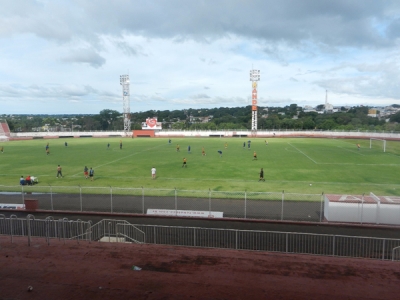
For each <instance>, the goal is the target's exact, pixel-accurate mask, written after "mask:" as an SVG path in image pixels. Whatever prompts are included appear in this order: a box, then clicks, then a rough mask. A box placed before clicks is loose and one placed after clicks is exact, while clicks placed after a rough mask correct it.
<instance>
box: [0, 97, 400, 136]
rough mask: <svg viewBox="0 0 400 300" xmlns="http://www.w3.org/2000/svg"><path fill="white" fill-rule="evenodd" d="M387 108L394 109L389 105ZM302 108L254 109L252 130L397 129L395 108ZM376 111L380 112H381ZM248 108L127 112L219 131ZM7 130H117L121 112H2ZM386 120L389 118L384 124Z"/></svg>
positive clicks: (234, 125)
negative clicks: (374, 111)
mask: <svg viewBox="0 0 400 300" xmlns="http://www.w3.org/2000/svg"><path fill="white" fill-rule="evenodd" d="M392 107H396V108H397V106H396V105H393V106H392ZM323 108H324V106H323V105H319V106H317V107H316V110H319V111H320V113H319V112H317V111H312V112H305V111H304V110H303V109H302V108H301V107H299V106H297V105H296V104H291V105H288V106H285V107H268V108H266V107H258V112H257V116H258V118H257V119H258V120H257V122H258V129H261V130H262V129H270V130H344V131H350V130H369V131H373V130H385V131H400V125H399V123H400V112H397V113H394V114H391V115H389V116H386V117H370V116H368V110H369V108H368V107H366V106H357V107H352V108H350V109H346V108H344V107H342V108H341V109H340V111H338V112H333V113H323ZM381 113H382V112H381ZM251 116H252V114H251V106H246V107H233V108H228V107H220V108H211V109H185V110H173V111H169V110H163V111H160V110H148V111H144V112H136V113H131V128H132V129H141V124H142V122H145V121H146V119H147V118H152V117H157V119H158V122H162V124H163V125H162V126H163V129H184V130H219V129H251ZM0 118H3V119H4V118H5V119H6V120H7V122H8V125H9V127H10V130H11V131H12V132H21V131H43V130H46V131H47V130H49V131H69V130H72V131H96V130H123V128H124V124H123V123H124V122H123V114H122V113H120V112H118V111H115V110H110V109H104V110H102V111H100V113H99V114H91V115H62V114H60V115H13V116H7V115H3V116H0ZM387 119H388V121H389V122H387Z"/></svg>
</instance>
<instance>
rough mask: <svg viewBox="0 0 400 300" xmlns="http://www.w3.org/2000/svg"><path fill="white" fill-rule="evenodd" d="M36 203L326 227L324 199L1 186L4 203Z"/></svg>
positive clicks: (64, 208) (57, 207) (42, 207)
mask: <svg viewBox="0 0 400 300" xmlns="http://www.w3.org/2000/svg"><path fill="white" fill-rule="evenodd" d="M27 199H36V200H37V201H38V208H39V209H40V210H59V211H87V212H107V213H134V214H146V212H147V211H148V210H149V209H164V210H174V211H176V212H178V211H179V210H184V211H207V212H209V215H210V216H211V215H212V212H213V211H217V212H223V216H224V217H225V218H243V219H264V220H280V221H283V220H290V221H313V222H322V221H323V195H322V194H298V193H285V192H284V191H282V192H280V193H277V192H264V193H263V192H249V191H242V192H240V191H238V192H224V191H211V190H178V189H146V188H116V187H107V188H106V187H104V188H102V187H96V188H92V187H81V186H68V187H65V186H64V187H62V186H48V187H45V186H0V203H18V204H24V201H25V200H27Z"/></svg>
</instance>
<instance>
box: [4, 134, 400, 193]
mask: <svg viewBox="0 0 400 300" xmlns="http://www.w3.org/2000/svg"><path fill="white" fill-rule="evenodd" d="M248 140H251V149H250V150H248V147H247V141H248ZM119 141H120V139H119V138H98V139H93V138H79V139H78V138H76V139H72V138H71V139H52V140H43V139H38V140H29V141H12V142H7V143H1V145H3V146H4V153H3V154H1V153H0V185H3V186H16V185H18V184H19V177H20V176H21V175H23V176H27V175H28V174H29V175H34V176H38V177H39V179H40V183H39V186H48V185H51V186H71V187H72V186H78V185H81V186H87V187H109V186H113V187H121V188H123V187H131V188H140V187H145V188H157V189H159V188H164V189H173V188H177V189H181V190H182V189H183V190H208V189H211V190H214V191H244V190H247V191H252V192H280V191H282V190H284V191H285V192H287V193H310V194H319V193H322V192H324V193H335V194H339V193H342V194H346V193H347V194H362V193H369V192H373V193H375V194H377V195H400V184H399V179H398V174H399V168H400V143H399V142H390V141H389V142H388V144H387V151H388V152H386V153H383V151H382V149H380V148H379V146H378V147H377V148H373V149H369V140H342V139H307V138H285V139H278V138H272V139H268V145H266V143H265V139H255V138H250V139H249V138H181V139H177V138H175V139H172V143H171V144H169V143H168V139H163V138H155V139H147V138H142V139H140V138H137V139H127V138H124V139H122V142H123V147H122V149H119ZM47 142H49V144H50V155H46V152H45V146H46V143H47ZM64 142H67V143H68V146H67V147H65V146H64ZM244 142H245V143H246V147H245V148H243V143H244ZM108 143H110V148H109V149H108V148H107V144H108ZM225 143H227V144H228V148H225ZM357 143H360V144H361V149H360V150H357V147H356V144H357ZM177 144H179V145H180V152H177V151H176V145H177ZM189 145H190V146H191V153H188V151H187V147H188V146H189ZM202 147H204V148H205V150H206V154H207V155H206V156H202V155H201V149H202ZM218 150H221V151H222V153H223V154H222V157H220V155H219V154H218V153H217V151H218ZM253 151H256V152H257V155H258V160H253ZM184 157H186V158H187V168H182V160H183V158H184ZM58 164H60V165H61V166H62V170H63V175H64V178H62V179H57V178H56V173H57V172H56V168H57V165H58ZM85 165H86V166H87V167H89V168H90V167H93V168H94V170H95V180H94V181H93V182H91V181H90V180H89V179H85V178H84V177H83V168H84V166H85ZM153 166H154V167H155V168H156V169H157V179H156V180H152V179H151V173H150V169H151V168H152V167H153ZM260 168H264V177H265V182H258V176H259V171H260ZM310 184H311V185H310ZM0 190H1V187H0Z"/></svg>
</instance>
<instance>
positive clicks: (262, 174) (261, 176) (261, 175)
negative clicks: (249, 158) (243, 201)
mask: <svg viewBox="0 0 400 300" xmlns="http://www.w3.org/2000/svg"><path fill="white" fill-rule="evenodd" d="M258 181H265V179H264V170H263V168H261V170H260V179H259V180H258Z"/></svg>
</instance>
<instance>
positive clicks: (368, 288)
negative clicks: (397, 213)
mask: <svg viewBox="0 0 400 300" xmlns="http://www.w3.org/2000/svg"><path fill="white" fill-rule="evenodd" d="M134 266H136V267H139V268H141V270H134V269H135V268H134ZM136 269H137V268H136ZM29 286H31V287H32V290H31V291H29V288H28V287H29ZM399 298H400V262H391V261H378V260H366V259H348V258H332V257H320V256H309V255H291V254H288V255H286V254H277V253H266V252H251V251H236V250H222V249H200V248H187V247H172V246H158V245H132V244H121V243H118V244H117V243H99V242H93V243H91V244H89V243H88V242H80V244H78V243H77V242H76V241H67V242H66V244H65V245H64V242H63V241H54V240H52V241H51V244H50V246H48V245H47V244H46V242H45V240H44V239H34V240H32V242H31V246H30V247H28V243H27V238H14V243H11V241H10V237H5V236H1V237H0V299H76V300H79V299H227V300H228V299H229V300H231V299H249V300H250V299H324V300H328V299H399Z"/></svg>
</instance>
